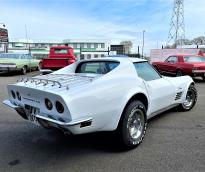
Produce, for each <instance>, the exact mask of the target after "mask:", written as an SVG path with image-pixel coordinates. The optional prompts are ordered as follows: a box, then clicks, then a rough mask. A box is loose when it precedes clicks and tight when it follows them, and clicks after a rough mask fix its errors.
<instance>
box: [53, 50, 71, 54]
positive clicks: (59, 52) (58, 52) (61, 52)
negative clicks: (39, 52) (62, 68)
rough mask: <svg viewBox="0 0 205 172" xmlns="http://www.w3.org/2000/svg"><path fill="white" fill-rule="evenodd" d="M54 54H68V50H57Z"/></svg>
mask: <svg viewBox="0 0 205 172" xmlns="http://www.w3.org/2000/svg"><path fill="white" fill-rule="evenodd" d="M54 53H55V54H68V50H67V49H55V50H54Z"/></svg>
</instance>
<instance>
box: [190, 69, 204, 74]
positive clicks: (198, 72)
mask: <svg viewBox="0 0 205 172" xmlns="http://www.w3.org/2000/svg"><path fill="white" fill-rule="evenodd" d="M192 72H193V73H194V74H203V73H205V70H193V71H192Z"/></svg>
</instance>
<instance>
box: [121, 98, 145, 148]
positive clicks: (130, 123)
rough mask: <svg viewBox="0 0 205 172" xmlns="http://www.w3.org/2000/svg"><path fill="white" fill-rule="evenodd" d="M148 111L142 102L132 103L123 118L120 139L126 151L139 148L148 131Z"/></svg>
mask: <svg viewBox="0 0 205 172" xmlns="http://www.w3.org/2000/svg"><path fill="white" fill-rule="evenodd" d="M146 125H147V122H146V109H145V106H144V104H143V103H142V102H141V101H133V102H131V103H130V104H129V105H128V106H127V108H126V109H125V112H124V114H123V116H122V118H121V121H120V124H119V128H118V130H119V139H120V140H121V143H122V146H123V148H124V149H132V148H135V147H136V146H138V145H139V144H140V143H141V142H142V140H143V138H144V135H145V131H146Z"/></svg>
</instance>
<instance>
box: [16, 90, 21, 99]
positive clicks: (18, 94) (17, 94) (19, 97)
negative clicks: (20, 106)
mask: <svg viewBox="0 0 205 172" xmlns="http://www.w3.org/2000/svg"><path fill="white" fill-rule="evenodd" d="M16 96H17V99H18V100H19V101H21V95H20V93H19V92H18V91H17V92H16Z"/></svg>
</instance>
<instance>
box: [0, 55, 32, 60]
mask: <svg viewBox="0 0 205 172" xmlns="http://www.w3.org/2000/svg"><path fill="white" fill-rule="evenodd" d="M0 58H8V59H31V58H32V56H30V55H29V54H0Z"/></svg>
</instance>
